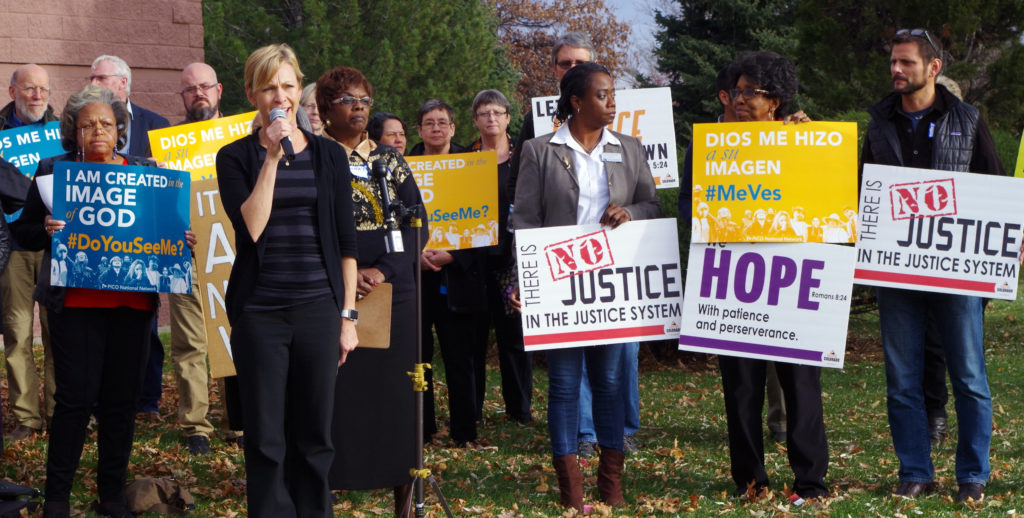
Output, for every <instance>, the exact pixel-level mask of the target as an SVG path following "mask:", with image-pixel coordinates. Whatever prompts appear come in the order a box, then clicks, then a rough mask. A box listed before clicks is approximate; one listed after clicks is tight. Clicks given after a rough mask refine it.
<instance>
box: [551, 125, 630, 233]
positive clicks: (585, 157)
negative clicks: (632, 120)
mask: <svg viewBox="0 0 1024 518" xmlns="http://www.w3.org/2000/svg"><path fill="white" fill-rule="evenodd" d="M551 142H552V143H554V144H565V145H567V146H569V149H572V150H573V168H574V169H575V171H576V179H577V181H578V182H579V185H580V199H579V204H578V205H577V207H576V224H577V225H585V224H587V223H600V222H601V216H603V215H604V211H605V209H607V208H608V201H609V198H610V194H609V190H608V185H609V184H608V173H607V172H606V171H605V168H604V161H602V160H601V155H602V154H604V146H605V145H606V144H612V145H616V146H619V145H621V143H620V142H619V139H617V138H615V135H612V132H610V131H608V128H603V129H602V130H601V140H600V141H599V142H598V143H597V145H596V146H594V150H593V151H591V152H590V153H587V152H586V151H585V150H584V149H583V146H581V145H580V143H579V142H576V139H575V138H573V136H572V134H571V133H569V125H568V124H562V126H561V127H559V128H558V131H555V135H554V136H553V137H551Z"/></svg>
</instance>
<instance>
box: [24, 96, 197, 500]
mask: <svg viewBox="0 0 1024 518" xmlns="http://www.w3.org/2000/svg"><path fill="white" fill-rule="evenodd" d="M128 119H129V115H128V110H127V108H126V107H125V105H124V103H123V102H121V101H120V100H118V99H117V97H116V96H115V95H114V93H113V92H111V91H110V90H108V89H106V88H102V87H99V86H87V87H85V88H84V89H83V90H81V91H80V92H78V93H76V94H74V95H72V96H71V98H69V99H68V103H67V105H66V106H65V107H64V110H63V112H62V114H61V123H60V130H61V135H62V141H61V144H62V145H63V147H64V149H65V150H66V151H67V153H66V154H64V155H59V156H56V157H51V158H47V159H44V160H42V161H41V162H40V163H39V168H38V170H37V171H36V181H35V182H33V183H32V187H31V189H30V190H29V194H28V199H27V201H26V205H25V211H24V212H23V213H22V215H21V217H20V218H19V219H18V221H16V222H14V223H12V224H11V231H12V232H13V233H14V236H15V239H17V241H18V243H19V244H20V245H21V246H22V247H24V248H25V249H28V250H43V251H44V255H43V257H44V264H47V263H49V261H50V249H51V246H52V243H53V241H54V234H57V233H59V232H60V231H61V230H62V229H63V228H64V223H65V222H64V221H63V220H58V219H54V218H53V217H52V216H51V215H50V210H49V209H48V208H47V205H46V204H44V202H43V198H42V196H41V193H40V187H39V180H40V179H42V178H45V177H47V176H51V177H52V174H53V169H54V163H55V162H58V161H62V162H75V161H79V162H92V163H100V164H119V165H120V164H124V165H150V166H151V165H154V164H153V163H152V162H150V161H148V160H146V159H143V158H137V157H131V156H122V155H118V154H117V152H116V149H117V148H118V147H119V145H121V144H123V142H124V140H125V138H126V137H125V130H126V129H127V127H128ZM50 185H51V188H50V191H51V192H50V193H46V194H47V195H48V196H52V183H51V184H50ZM186 240H187V241H189V242H190V243H192V244H194V243H195V236H194V235H186ZM61 246H63V245H61ZM190 246H191V245H190ZM51 280H54V279H51V271H50V269H49V268H43V269H42V270H41V272H40V278H39V282H38V283H37V285H36V292H35V298H36V300H38V301H39V303H40V304H41V305H42V306H44V307H45V308H46V309H47V313H48V316H49V326H50V344H51V347H52V348H53V358H54V377H55V380H56V383H57V392H56V394H54V398H55V400H56V403H57V404H56V407H55V409H54V412H53V420H52V421H51V426H50V430H51V431H50V443H49V452H48V455H47V459H46V506H45V508H44V514H43V516H47V517H66V516H69V515H70V504H69V500H70V498H71V486H72V483H73V482H74V477H75V471H76V470H77V468H78V462H79V459H80V457H81V455H82V447H83V444H84V442H85V437H86V432H87V430H86V427H87V425H88V424H89V416H90V415H91V414H94V415H95V416H96V419H97V421H98V422H99V428H98V436H97V443H98V444H99V460H98V462H97V474H96V483H97V486H98V490H99V503H98V504H96V505H95V506H94V508H95V511H96V512H98V513H99V514H102V515H105V516H118V517H126V516H133V515H132V514H131V513H130V512H129V511H128V509H127V508H126V506H125V503H124V486H125V478H126V473H127V470H128V457H129V454H130V453H131V449H132V436H133V434H134V431H135V403H136V400H137V399H138V396H139V391H140V389H141V386H142V377H143V368H144V366H145V364H146V359H147V356H148V355H147V351H148V348H149V333H150V329H151V325H152V322H153V316H154V310H155V309H156V306H157V298H156V294H155V293H140V292H131V291H107V290H94V289H88V288H64V287H60V286H56V285H52V284H57V283H58V282H56V280H54V281H55V282H53V283H51Z"/></svg>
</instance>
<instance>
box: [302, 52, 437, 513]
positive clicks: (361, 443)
mask: <svg viewBox="0 0 1024 518" xmlns="http://www.w3.org/2000/svg"><path fill="white" fill-rule="evenodd" d="M316 95H317V106H319V107H320V118H321V119H323V121H324V137H327V138H329V139H332V140H334V141H336V142H337V144H338V145H339V146H340V147H341V148H342V149H343V152H344V153H345V155H346V156H347V157H348V163H349V168H350V169H351V171H352V206H353V210H354V211H355V224H356V240H357V245H358V250H359V286H358V293H359V295H360V296H366V295H369V294H370V293H372V292H373V291H374V290H375V289H377V288H378V287H379V286H381V284H382V283H385V282H386V283H391V289H392V292H391V343H390V347H388V348H387V349H365V348H361V349H356V350H355V351H353V352H352V353H351V354H349V357H348V362H346V363H345V365H343V366H342V367H341V369H340V370H339V371H338V381H337V384H336V386H335V392H336V394H337V396H336V397H335V406H334V431H333V439H334V448H335V455H334V464H333V465H332V466H331V472H330V484H331V488H332V489H377V488H383V487H392V488H394V489H395V509H396V514H397V511H399V510H400V509H401V506H402V502H403V501H404V496H405V491H406V490H407V486H406V484H407V483H408V482H409V480H410V475H409V469H410V468H412V467H414V466H415V465H416V426H415V417H416V412H415V401H416V400H415V393H414V392H413V390H412V383H411V382H410V380H409V377H408V376H407V375H406V372H408V371H411V370H412V369H413V366H414V365H415V363H416V326H414V325H412V322H414V321H415V319H416V298H415V297H416V286H415V277H414V274H415V268H416V267H417V265H418V260H419V259H418V258H419V253H420V251H419V250H416V249H415V243H416V241H415V239H416V234H415V231H416V229H413V228H409V227H408V226H404V228H403V230H402V240H403V241H404V247H403V248H404V250H405V251H404V252H389V251H388V248H387V246H386V241H385V237H386V235H387V233H388V231H387V227H386V226H385V223H384V220H385V219H387V216H386V215H384V214H383V212H382V210H383V206H384V204H383V201H382V200H383V193H382V192H381V190H380V182H379V181H378V180H377V179H375V178H373V177H372V176H371V174H370V173H371V170H372V168H373V165H372V164H373V163H374V162H375V161H376V160H383V161H384V162H385V164H386V165H387V169H388V171H389V172H388V177H387V189H388V195H389V196H390V199H391V200H396V201H400V202H401V203H402V204H403V205H405V206H406V207H414V206H417V205H422V203H423V201H422V199H421V198H420V190H419V188H418V187H417V186H416V181H415V179H414V178H413V176H412V171H411V170H410V169H409V165H408V164H406V162H405V159H404V158H402V155H401V154H400V153H399V152H398V151H397V150H395V149H394V148H392V147H391V146H386V145H381V144H378V143H377V142H375V141H373V140H371V139H370V138H369V135H368V134H367V132H366V125H367V121H368V120H369V119H370V115H369V114H370V107H371V106H373V97H372V95H373V87H372V86H371V85H370V82H369V81H367V80H366V77H365V76H363V74H362V73H361V72H359V71H358V70H356V69H354V68H351V67H335V68H333V69H331V70H329V71H327V72H326V73H324V75H322V76H320V79H318V80H317V82H316ZM393 203H394V202H393ZM419 212H420V217H421V218H423V221H424V224H423V227H421V232H422V243H423V244H426V241H427V226H426V218H425V215H424V214H423V211H422V210H420V211H419ZM354 394H358V396H355V397H354V396H353V395H354Z"/></svg>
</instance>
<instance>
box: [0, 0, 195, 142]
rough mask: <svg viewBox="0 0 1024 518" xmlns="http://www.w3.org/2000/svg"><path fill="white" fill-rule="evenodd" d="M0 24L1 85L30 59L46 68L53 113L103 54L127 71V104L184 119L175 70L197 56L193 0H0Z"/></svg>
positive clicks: (174, 119) (5, 99)
mask: <svg viewBox="0 0 1024 518" xmlns="http://www.w3.org/2000/svg"><path fill="white" fill-rule="evenodd" d="M0 24H2V25H3V30H0V81H2V82H3V84H4V85H6V84H8V81H9V78H10V75H11V73H12V72H13V70H14V68H15V67H17V66H18V65H21V64H24V63H36V64H38V65H40V66H42V67H43V68H45V69H46V71H47V72H48V73H49V74H50V88H51V89H52V91H53V92H52V94H51V95H50V104H51V105H52V106H53V108H54V109H55V110H57V111H58V112H59V111H60V110H61V109H62V108H63V107H64V103H65V102H67V98H68V97H69V96H70V95H71V94H72V93H74V92H76V91H78V90H79V89H81V88H82V87H83V86H84V85H85V84H86V77H87V76H88V75H89V66H90V65H91V64H92V61H93V59H95V58H96V57H97V56H100V55H103V54H111V55H114V56H120V57H121V58H122V59H124V60H125V61H127V62H128V66H129V67H131V69H132V86H131V100H132V102H134V103H136V104H138V105H140V106H143V107H145V108H148V109H150V110H153V111H155V112H157V113H159V114H161V115H163V116H164V117H167V119H168V120H170V121H171V123H172V124H173V123H175V122H177V121H179V120H181V119H182V118H183V117H184V108H183V107H182V102H181V97H180V96H179V95H178V91H180V90H181V69H182V68H184V67H185V65H188V64H189V63H192V62H194V61H202V60H203V9H202V4H201V2H200V0H0ZM4 91H6V90H4ZM0 100H2V101H3V102H2V103H0V106H3V105H4V104H6V103H7V102H9V101H10V98H9V96H8V95H6V94H0Z"/></svg>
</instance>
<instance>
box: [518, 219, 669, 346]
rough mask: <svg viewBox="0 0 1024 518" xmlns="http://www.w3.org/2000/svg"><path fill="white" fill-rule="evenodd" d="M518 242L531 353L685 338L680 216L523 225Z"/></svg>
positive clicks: (526, 342)
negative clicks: (609, 223) (615, 223)
mask: <svg viewBox="0 0 1024 518" xmlns="http://www.w3.org/2000/svg"><path fill="white" fill-rule="evenodd" d="M516 243H517V261H518V263H519V296H520V300H521V301H522V304H523V315H522V316H523V344H524V345H525V348H526V350H527V351H535V350H541V349H559V348H565V347H579V346H584V345H601V344H609V343H619V342H635V341H646V340H661V339H666V338H675V337H677V336H678V335H679V319H680V316H681V315H680V304H681V302H682V301H681V298H680V297H681V295H682V287H683V286H682V278H683V276H682V271H681V268H680V265H679V244H678V238H677V235H676V222H675V220H674V219H655V220H646V221H633V222H629V223H625V224H623V225H621V226H619V227H618V228H616V229H614V230H612V229H609V228H607V227H601V226H600V225H599V224H592V225H578V226H576V225H571V226H564V227H549V228H536V229H528V230H517V231H516Z"/></svg>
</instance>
